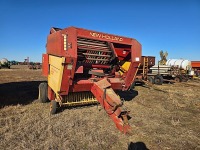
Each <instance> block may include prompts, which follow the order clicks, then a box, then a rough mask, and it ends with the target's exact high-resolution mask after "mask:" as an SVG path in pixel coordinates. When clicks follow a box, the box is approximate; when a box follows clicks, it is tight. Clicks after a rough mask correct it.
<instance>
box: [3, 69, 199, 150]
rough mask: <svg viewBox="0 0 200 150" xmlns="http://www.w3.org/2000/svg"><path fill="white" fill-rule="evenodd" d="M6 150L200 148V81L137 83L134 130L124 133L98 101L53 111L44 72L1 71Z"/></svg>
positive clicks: (131, 102)
mask: <svg viewBox="0 0 200 150" xmlns="http://www.w3.org/2000/svg"><path fill="white" fill-rule="evenodd" d="M0 77H1V78H0V149H44V150H45V149H48V150H49V149H52V150H56V149H58V150H60V149H61V150H62V149H63V150H66V149H70V150H71V149H74V150H78V149H94V150H96V149H102V150H103V149H105V150H108V149H111V150H112V149H113V150H114V149H115V150H116V149H117V150H126V149H127V148H128V144H129V143H130V142H133V143H136V142H142V143H143V144H145V145H146V147H147V148H148V149H152V150H188V149H194V150H200V81H196V80H193V81H188V82H185V83H175V84H164V85H159V86H158V85H154V86H146V87H143V86H136V87H135V88H134V90H133V91H130V92H127V93H126V94H125V95H126V97H125V99H126V101H125V103H124V106H125V107H126V108H127V109H128V110H130V116H131V117H132V118H131V119H130V120H129V123H130V125H131V127H132V133H131V134H128V135H124V134H122V133H120V132H119V131H118V130H117V129H116V127H115V125H114V123H113V122H112V121H111V119H110V118H109V117H108V116H107V114H106V113H105V111H104V110H103V109H102V108H101V107H100V106H98V107H97V105H92V106H84V107H77V108H71V109H63V110H62V111H61V112H60V113H58V114H56V115H50V114H49V103H45V104H42V103H39V100H37V98H38V85H39V83H41V82H43V81H46V78H45V77H42V76H41V70H29V69H27V66H12V67H11V69H1V70H0Z"/></svg>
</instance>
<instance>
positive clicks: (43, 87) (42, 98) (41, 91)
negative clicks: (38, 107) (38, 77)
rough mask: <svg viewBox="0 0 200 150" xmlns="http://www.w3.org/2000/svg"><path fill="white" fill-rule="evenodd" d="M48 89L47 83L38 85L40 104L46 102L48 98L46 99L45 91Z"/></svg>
mask: <svg viewBox="0 0 200 150" xmlns="http://www.w3.org/2000/svg"><path fill="white" fill-rule="evenodd" d="M47 88H48V85H47V83H45V82H43V83H40V85H39V100H40V102H41V103H46V102H48V101H49V100H48V97H47V90H48V89H47Z"/></svg>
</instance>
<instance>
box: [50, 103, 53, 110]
mask: <svg viewBox="0 0 200 150" xmlns="http://www.w3.org/2000/svg"><path fill="white" fill-rule="evenodd" d="M52 109H53V105H52V102H51V103H50V112H51V111H52Z"/></svg>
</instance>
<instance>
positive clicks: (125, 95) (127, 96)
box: [116, 90, 138, 101]
mask: <svg viewBox="0 0 200 150" xmlns="http://www.w3.org/2000/svg"><path fill="white" fill-rule="evenodd" d="M116 93H117V94H118V95H119V96H120V98H121V99H124V100H125V101H131V100H132V99H133V98H135V97H136V96H137V95H138V91H136V90H130V91H116Z"/></svg>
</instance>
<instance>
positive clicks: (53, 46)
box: [46, 31, 64, 56]
mask: <svg viewBox="0 0 200 150" xmlns="http://www.w3.org/2000/svg"><path fill="white" fill-rule="evenodd" d="M47 41H48V42H47V45H46V49H47V53H48V54H50V55H55V56H64V53H63V44H62V43H64V40H63V36H62V34H61V31H58V32H55V33H52V34H50V35H49V36H48V37H47Z"/></svg>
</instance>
